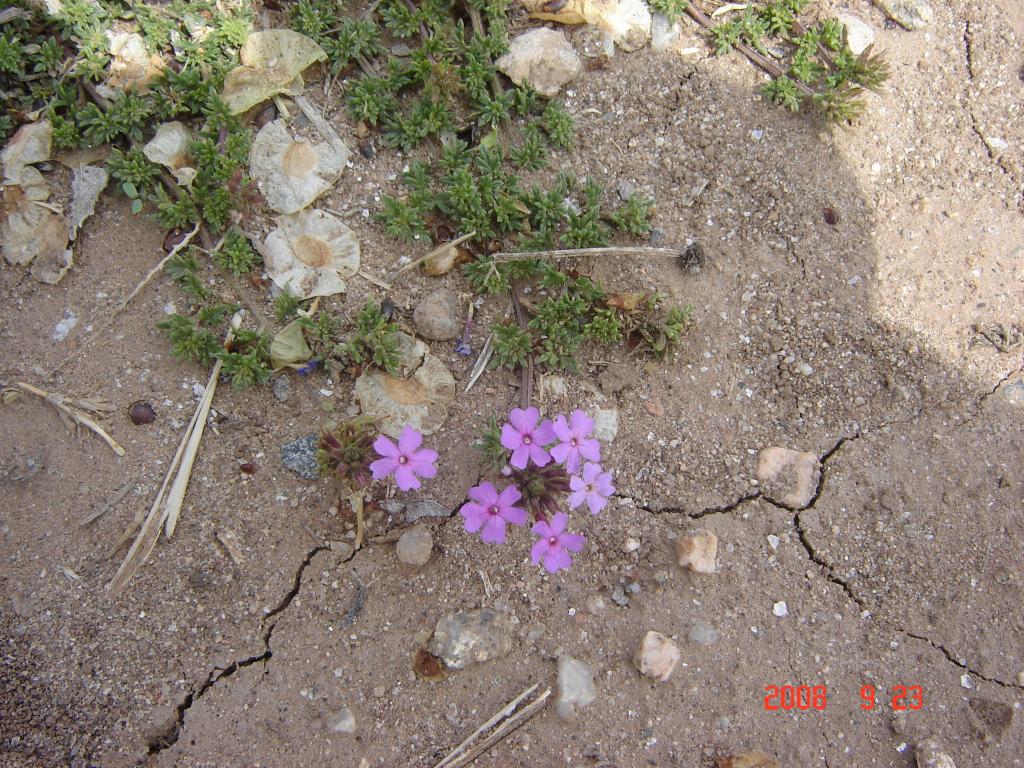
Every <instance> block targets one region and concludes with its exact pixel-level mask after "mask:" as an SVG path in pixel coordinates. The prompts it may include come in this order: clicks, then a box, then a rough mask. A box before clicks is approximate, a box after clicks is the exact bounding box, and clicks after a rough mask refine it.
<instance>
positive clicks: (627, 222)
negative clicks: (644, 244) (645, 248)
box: [610, 194, 654, 237]
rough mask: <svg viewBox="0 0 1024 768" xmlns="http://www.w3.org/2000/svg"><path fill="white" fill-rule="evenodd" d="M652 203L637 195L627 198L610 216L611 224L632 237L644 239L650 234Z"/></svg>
mask: <svg viewBox="0 0 1024 768" xmlns="http://www.w3.org/2000/svg"><path fill="white" fill-rule="evenodd" d="M653 211H654V201H652V200H650V199H649V198H646V197H642V196H640V195H637V194H633V195H630V196H629V199H628V200H626V202H625V203H623V204H622V205H621V206H620V207H619V209H618V210H617V211H615V212H614V213H613V214H612V215H611V217H610V218H611V221H612V223H613V224H614V225H615V226H616V227H618V228H619V229H621V230H622V231H623V232H626V233H628V234H630V235H633V236H634V237H644V236H645V235H648V234H650V232H651V214H652V213H653Z"/></svg>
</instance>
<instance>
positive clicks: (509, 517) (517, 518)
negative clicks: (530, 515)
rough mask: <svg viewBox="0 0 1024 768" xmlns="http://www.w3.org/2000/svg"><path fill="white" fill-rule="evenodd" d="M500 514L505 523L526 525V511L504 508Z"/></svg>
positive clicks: (520, 508) (519, 508)
mask: <svg viewBox="0 0 1024 768" xmlns="http://www.w3.org/2000/svg"><path fill="white" fill-rule="evenodd" d="M500 514H501V516H502V518H503V519H504V520H505V522H506V523H512V525H526V510H525V509H523V508H522V507H505V508H504V509H502V510H501V513H500Z"/></svg>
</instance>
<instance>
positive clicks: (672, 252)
mask: <svg viewBox="0 0 1024 768" xmlns="http://www.w3.org/2000/svg"><path fill="white" fill-rule="evenodd" d="M682 255H683V252H682V251H680V250H678V249H676V248H655V247H653V246H646V245H638V246H622V247H619V246H611V247H608V248H565V249H560V250H555V251H522V252H521V253H511V252H508V251H500V252H498V253H495V254H494V255H492V256H491V257H490V258H491V259H492V260H493V261H494V262H496V263H501V262H504V261H521V260H523V259H572V258H576V257H580V256H668V257H670V258H675V257H678V256H682Z"/></svg>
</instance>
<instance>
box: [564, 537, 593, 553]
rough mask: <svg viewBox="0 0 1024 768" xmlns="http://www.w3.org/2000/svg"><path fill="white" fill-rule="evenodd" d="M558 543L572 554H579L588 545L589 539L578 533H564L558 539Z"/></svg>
mask: <svg viewBox="0 0 1024 768" xmlns="http://www.w3.org/2000/svg"><path fill="white" fill-rule="evenodd" d="M558 543H559V544H561V545H562V546H563V547H565V548H566V549H567V550H569V551H570V552H579V551H580V550H581V549H583V545H584V544H586V543H587V538H586V537H585V536H581V535H580V534H578V533H563V534H562V535H561V536H559V537H558Z"/></svg>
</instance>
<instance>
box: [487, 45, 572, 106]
mask: <svg viewBox="0 0 1024 768" xmlns="http://www.w3.org/2000/svg"><path fill="white" fill-rule="evenodd" d="M495 64H496V66H497V67H498V69H499V70H501V71H502V72H504V73H505V74H506V75H508V76H509V77H510V78H511V79H512V82H513V83H515V84H516V85H522V84H523V83H529V84H530V85H532V86H533V88H534V90H536V91H537V93H539V94H540V95H541V96H547V97H548V98H551V97H552V96H556V95H557V94H558V91H559V89H560V88H561V87H562V86H563V85H565V84H566V83H568V82H571V81H572V80H574V79H575V78H576V76H577V75H578V74H579V73H580V70H581V69H582V68H583V65H582V64H581V63H580V57H579V55H578V54H577V53H576V49H575V48H573V46H572V43H570V42H569V41H568V40H567V39H566V37H565V34H563V33H562V32H560V31H556V30H553V29H547V28H546V27H541V28H539V29H531V30H530V31H529V32H526V33H524V34H522V35H519V36H518V37H516V38H514V39H513V40H512V41H511V42H510V43H509V46H508V53H506V54H505V55H504V56H502V57H501V58H500V59H498V61H497V62H496V63H495Z"/></svg>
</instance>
